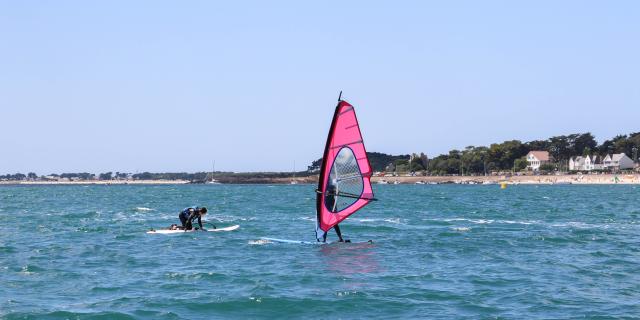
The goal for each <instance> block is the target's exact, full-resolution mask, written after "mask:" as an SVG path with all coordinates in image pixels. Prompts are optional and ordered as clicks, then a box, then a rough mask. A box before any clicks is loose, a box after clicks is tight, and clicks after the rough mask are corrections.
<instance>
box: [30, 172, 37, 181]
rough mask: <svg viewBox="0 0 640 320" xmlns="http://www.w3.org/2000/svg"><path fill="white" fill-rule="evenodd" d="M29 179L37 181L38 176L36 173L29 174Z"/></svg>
mask: <svg viewBox="0 0 640 320" xmlns="http://www.w3.org/2000/svg"><path fill="white" fill-rule="evenodd" d="M27 178H29V180H35V179H36V178H38V175H37V174H35V173H34V172H29V173H27Z"/></svg>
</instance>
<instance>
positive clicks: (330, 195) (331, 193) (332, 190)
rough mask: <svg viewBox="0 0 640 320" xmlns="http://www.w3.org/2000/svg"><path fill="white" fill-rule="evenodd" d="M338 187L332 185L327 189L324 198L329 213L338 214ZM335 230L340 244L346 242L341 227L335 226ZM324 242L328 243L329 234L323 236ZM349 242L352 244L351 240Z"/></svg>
mask: <svg viewBox="0 0 640 320" xmlns="http://www.w3.org/2000/svg"><path fill="white" fill-rule="evenodd" d="M336 191H337V190H336V186H335V185H332V184H330V185H329V186H328V187H327V195H326V196H325V198H324V201H325V204H326V206H327V208H329V211H331V212H336V205H337V203H336ZM333 230H335V231H336V234H337V235H338V239H339V240H338V241H339V242H345V241H344V239H342V232H340V226H339V225H337V224H336V225H335V226H333ZM322 242H327V232H326V231H325V232H324V234H323V235H322ZM347 242H350V241H349V240H347Z"/></svg>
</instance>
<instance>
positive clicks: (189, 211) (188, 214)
mask: <svg viewBox="0 0 640 320" xmlns="http://www.w3.org/2000/svg"><path fill="white" fill-rule="evenodd" d="M205 214H207V208H205V207H202V208H200V207H195V208H186V209H184V210H182V211H181V212H180V214H179V215H178V218H180V222H181V223H182V229H184V230H191V229H193V220H195V219H196V218H197V219H198V225H199V226H200V229H201V230H206V229H205V228H203V227H202V216H204V215H205ZM214 228H215V227H214ZM196 230H198V228H196Z"/></svg>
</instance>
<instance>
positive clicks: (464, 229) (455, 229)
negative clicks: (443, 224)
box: [451, 227, 471, 232]
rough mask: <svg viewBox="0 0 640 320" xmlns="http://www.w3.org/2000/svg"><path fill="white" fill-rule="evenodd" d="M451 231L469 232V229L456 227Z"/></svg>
mask: <svg viewBox="0 0 640 320" xmlns="http://www.w3.org/2000/svg"><path fill="white" fill-rule="evenodd" d="M451 230H453V231H460V232H465V231H469V230H471V228H469V227H457V228H451Z"/></svg>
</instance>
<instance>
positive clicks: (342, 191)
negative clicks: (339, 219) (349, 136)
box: [324, 147, 364, 212]
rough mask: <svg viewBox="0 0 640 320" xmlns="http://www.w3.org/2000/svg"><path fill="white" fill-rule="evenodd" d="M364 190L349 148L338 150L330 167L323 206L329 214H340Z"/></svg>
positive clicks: (354, 158)
mask: <svg viewBox="0 0 640 320" xmlns="http://www.w3.org/2000/svg"><path fill="white" fill-rule="evenodd" d="M363 188H364V183H363V181H362V174H361V173H360V168H359V167H358V161H356V157H355V155H354V154H353V151H352V150H351V148H348V147H345V148H342V149H340V152H338V155H337V156H336V158H335V161H334V162H333V165H332V166H331V172H330V174H329V181H328V183H327V189H326V191H325V201H324V204H325V206H326V207H327V209H328V210H329V211H331V212H340V211H342V210H344V209H345V208H347V207H349V206H351V205H352V204H354V203H355V202H356V201H357V200H358V198H359V197H360V195H361V194H362V190H363Z"/></svg>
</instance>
